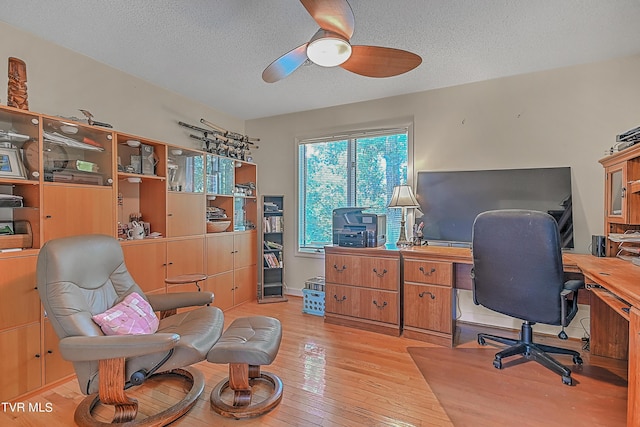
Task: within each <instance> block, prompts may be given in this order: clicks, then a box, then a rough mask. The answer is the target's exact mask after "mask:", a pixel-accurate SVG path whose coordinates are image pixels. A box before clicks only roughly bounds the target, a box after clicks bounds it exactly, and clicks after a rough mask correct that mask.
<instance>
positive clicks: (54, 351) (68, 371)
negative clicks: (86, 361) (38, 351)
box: [42, 319, 74, 384]
mask: <svg viewBox="0 0 640 427" xmlns="http://www.w3.org/2000/svg"><path fill="white" fill-rule="evenodd" d="M42 325H43V332H42V334H43V335H44V348H43V350H44V351H43V352H42V355H43V359H44V383H45V384H51V383H52V382H55V381H58V380H60V379H63V378H66V377H68V376H71V375H73V374H74V371H73V364H72V363H71V362H67V361H66V360H64V359H63V358H62V355H61V354H60V349H59V347H58V344H59V343H60V340H59V339H58V336H57V335H56V332H55V331H54V330H53V327H52V326H51V323H50V322H49V320H48V319H44V322H43V323H42Z"/></svg>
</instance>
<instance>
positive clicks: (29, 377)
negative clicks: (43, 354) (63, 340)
mask: <svg viewBox="0 0 640 427" xmlns="http://www.w3.org/2000/svg"><path fill="white" fill-rule="evenodd" d="M0 348H1V349H3V351H2V363H0V399H2V401H3V402H6V401H8V400H10V399H12V398H14V397H16V396H19V395H21V394H24V393H27V392H29V391H31V390H34V389H36V388H38V387H40V386H41V385H42V381H41V374H40V366H41V365H40V323H36V324H32V325H29V326H23V327H21V328H16V329H11V330H9V331H6V332H2V333H0Z"/></svg>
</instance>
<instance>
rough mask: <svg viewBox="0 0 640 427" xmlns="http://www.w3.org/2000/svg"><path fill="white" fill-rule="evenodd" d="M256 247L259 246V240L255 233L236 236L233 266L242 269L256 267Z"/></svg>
mask: <svg viewBox="0 0 640 427" xmlns="http://www.w3.org/2000/svg"><path fill="white" fill-rule="evenodd" d="M256 245H257V238H256V232H255V231H250V232H248V233H240V234H236V235H234V241H233V246H234V248H233V250H234V259H233V266H234V267H235V268H242V267H248V266H250V265H256V259H257V252H256V251H257V246H256Z"/></svg>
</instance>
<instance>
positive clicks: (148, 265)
mask: <svg viewBox="0 0 640 427" xmlns="http://www.w3.org/2000/svg"><path fill="white" fill-rule="evenodd" d="M122 252H124V262H125V264H126V265H127V270H129V273H130V274H131V276H132V277H133V280H135V281H136V283H137V284H138V286H140V289H142V290H143V291H144V292H145V293H146V292H154V293H156V292H158V291H160V293H163V292H164V291H165V284H164V279H165V277H166V274H167V273H166V265H167V245H166V243H165V242H149V243H147V242H145V243H143V244H124V245H123V246H122Z"/></svg>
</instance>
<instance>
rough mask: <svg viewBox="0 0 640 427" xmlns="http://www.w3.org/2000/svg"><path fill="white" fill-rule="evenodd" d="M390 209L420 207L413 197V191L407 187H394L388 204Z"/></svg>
mask: <svg viewBox="0 0 640 427" xmlns="http://www.w3.org/2000/svg"><path fill="white" fill-rule="evenodd" d="M389 207H390V208H419V207H420V205H419V204H418V201H417V200H416V197H415V196H414V195H413V190H411V187H409V186H408V185H396V186H395V187H393V195H392V196H391V201H390V202H389Z"/></svg>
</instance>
